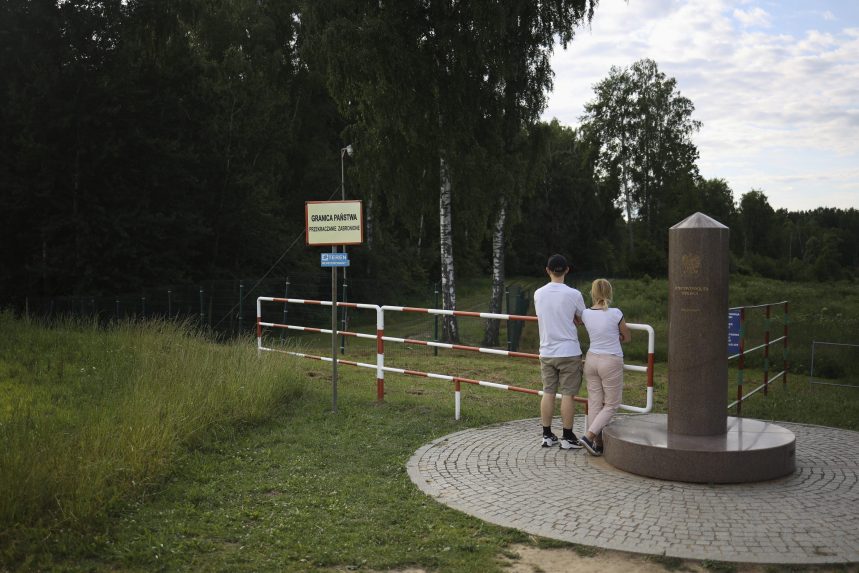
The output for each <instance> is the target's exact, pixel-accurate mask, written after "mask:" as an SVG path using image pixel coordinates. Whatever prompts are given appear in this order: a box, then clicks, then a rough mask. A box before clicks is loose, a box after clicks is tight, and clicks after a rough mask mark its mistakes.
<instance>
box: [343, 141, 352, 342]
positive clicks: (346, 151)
mask: <svg viewBox="0 0 859 573" xmlns="http://www.w3.org/2000/svg"><path fill="white" fill-rule="evenodd" d="M347 155H349V156H351V155H352V146H351V145H347V146H346V147H343V148H341V149H340V198H341V199H342V200H343V201H345V200H346V172H345V168H344V163H345V161H344V160H345V158H346V156H347ZM343 252H344V253H345V252H346V245H343ZM347 286H348V285H347V284H346V267H343V302H346V287H347ZM341 324H342V327H341V328H342V329H343V330H346V327H347V326H348V319H347V315H346V307H345V306H344V307H343V320H342V321H341ZM340 353H341V354H345V353H346V336H345V335H341V336H340Z"/></svg>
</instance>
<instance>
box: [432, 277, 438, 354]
mask: <svg viewBox="0 0 859 573" xmlns="http://www.w3.org/2000/svg"><path fill="white" fill-rule="evenodd" d="M433 289H434V291H435V306H434V307H433V308H438V283H433ZM432 320H433V341H434V342H438V315H437V314H434V315H433V318H432ZM432 355H433V356H438V346H433V347H432Z"/></svg>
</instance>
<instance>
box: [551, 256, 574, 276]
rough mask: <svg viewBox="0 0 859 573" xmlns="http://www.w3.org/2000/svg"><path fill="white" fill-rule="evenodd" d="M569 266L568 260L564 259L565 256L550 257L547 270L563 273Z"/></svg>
mask: <svg viewBox="0 0 859 573" xmlns="http://www.w3.org/2000/svg"><path fill="white" fill-rule="evenodd" d="M568 267H569V265H568V264H567V259H566V258H564V255H552V256H551V257H549V262H548V263H546V268H547V269H549V270H550V271H552V272H553V273H562V272H564V271H565V270H567V268H568Z"/></svg>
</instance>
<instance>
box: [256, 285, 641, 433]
mask: <svg viewBox="0 0 859 573" xmlns="http://www.w3.org/2000/svg"><path fill="white" fill-rule="evenodd" d="M264 302H268V303H282V304H284V305H286V304H306V305H316V306H328V307H330V306H331V304H332V303H331V301H324V300H309V299H298V298H277V297H258V298H257V349H258V351H259V352H264V351H267V352H280V353H284V354H288V355H291V356H297V357H301V358H310V359H314V360H320V361H325V362H333V360H334V359H333V358H332V357H326V356H319V355H313V354H307V353H303V352H295V351H289V350H282V349H277V348H271V347H267V346H264V345H263V336H262V334H263V328H274V329H285V330H295V331H304V332H314V333H319V334H329V335H334V336H338V335H339V336H345V337H356V338H364V339H374V340H376V364H369V363H363V362H357V361H353V360H344V359H342V358H338V359H337V362H338V364H346V365H349V366H356V367H360V368H372V369H375V370H376V397H377V400H379V401H380V402H381V401H383V400H384V395H385V391H384V384H385V382H384V381H385V372H391V373H395V374H403V375H407V376H418V377H423V378H434V379H439V380H445V381H448V382H453V383H454V416H455V419H457V420H459V419H460V417H461V412H462V394H461V384H463V383H465V384H471V385H475V386H483V387H486V388H495V389H498V390H506V391H511V392H519V393H523V394H532V395H536V396H542V395H543V391H542V390H535V389H532V388H522V387H519V386H512V385H509V384H500V383H497V382H491V381H487V380H476V379H473V378H465V377H462V376H454V375H449V374H440V373H435V372H423V371H418V370H412V369H407V368H395V367H392V366H386V365H385V342H392V343H400V344H416V345H422V346H430V347H434V348H442V349H448V350H464V351H470V352H477V353H483V354H493V355H497V356H506V357H510V358H524V359H528V360H539V355H537V354H532V353H527V352H516V351H512V350H500V349H496V348H484V347H479V346H467V345H463V344H450V343H445V342H435V341H427V340H416V339H411V338H399V337H394V336H386V335H385V313H386V312H388V313H390V312H413V313H424V314H431V315H441V316H444V315H448V316H461V317H472V318H483V319H496V320H508V321H511V320H513V321H522V322H537V317H536V316H525V315H513V314H498V313H488V312H469V311H455V310H442V309H431V308H417V307H403V306H391V305H384V306H379V305H374V304H359V303H347V302H338V303H337V306H338V307H341V306H342V307H346V308H355V309H368V310H374V311H375V312H376V333H375V334H369V333H359V332H348V331H337V332H332V330H331V329H325V328H314V327H307V326H300V325H292V324H281V323H275V322H266V321H263V320H262V303H264ZM627 326H629V328H630V329H632V330H643V331H645V332H647V333H648V345H647V348H648V358H647V365H645V366H642V365H637V364H624V369H625V370H629V371H633V372H643V373H645V374H646V376H647V390H646V392H647V394H646V403H645V405H644V406H631V405H626V404H621V406H620V408H622V409H624V410H629V411H631V412H639V413H647V412H650V411H651V410H652V408H653V369H654V346H655V338H656V337H655V333H654V330H653V328H652V327H651V326H649V325H646V324H628V325H627ZM558 398H560V396H558ZM574 399H575V400H576V401H578V402H583V403H585V404H587V399H586V398H582V397H579V396H576V397H575V398H574Z"/></svg>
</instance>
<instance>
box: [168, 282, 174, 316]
mask: <svg viewBox="0 0 859 573" xmlns="http://www.w3.org/2000/svg"><path fill="white" fill-rule="evenodd" d="M167 316H168V317H170V318H173V291H172V290H170V289H168V290H167Z"/></svg>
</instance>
